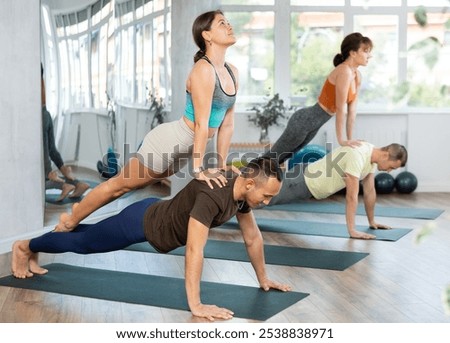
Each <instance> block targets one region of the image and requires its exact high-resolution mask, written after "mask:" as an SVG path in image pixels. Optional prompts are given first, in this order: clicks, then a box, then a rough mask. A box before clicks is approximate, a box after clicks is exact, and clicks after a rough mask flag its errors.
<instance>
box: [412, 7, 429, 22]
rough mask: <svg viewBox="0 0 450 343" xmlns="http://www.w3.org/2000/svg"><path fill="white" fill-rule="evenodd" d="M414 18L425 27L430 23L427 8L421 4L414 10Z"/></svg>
mask: <svg viewBox="0 0 450 343" xmlns="http://www.w3.org/2000/svg"><path fill="white" fill-rule="evenodd" d="M414 19H416V22H417V24H419V26H421V27H425V26H427V24H428V18H427V10H426V8H425V7H424V6H419V7H417V8H416V10H415V11H414Z"/></svg>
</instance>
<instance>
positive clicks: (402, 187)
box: [395, 171, 417, 194]
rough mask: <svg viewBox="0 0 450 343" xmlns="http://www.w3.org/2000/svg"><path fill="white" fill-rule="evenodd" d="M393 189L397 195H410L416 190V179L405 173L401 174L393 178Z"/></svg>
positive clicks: (411, 174)
mask: <svg viewBox="0 0 450 343" xmlns="http://www.w3.org/2000/svg"><path fill="white" fill-rule="evenodd" d="M395 188H396V189H397V192H399V193H405V194H408V193H412V192H414V191H415V189H416V188H417V177H416V176H415V175H414V174H413V173H410V172H407V171H404V172H401V173H400V174H398V175H397V177H396V178H395Z"/></svg>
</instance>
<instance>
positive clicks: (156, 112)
mask: <svg viewBox="0 0 450 343" xmlns="http://www.w3.org/2000/svg"><path fill="white" fill-rule="evenodd" d="M149 102H150V108H149V111H150V113H152V112H153V119H152V123H151V129H154V128H155V127H156V126H158V125H159V124H162V123H164V119H165V117H166V115H167V112H166V111H164V107H165V104H164V102H163V98H162V97H160V98H158V97H156V96H155V95H154V94H153V92H149Z"/></svg>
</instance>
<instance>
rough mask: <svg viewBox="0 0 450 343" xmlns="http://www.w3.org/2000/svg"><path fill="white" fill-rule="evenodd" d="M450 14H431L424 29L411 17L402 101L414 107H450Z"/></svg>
mask: <svg viewBox="0 0 450 343" xmlns="http://www.w3.org/2000/svg"><path fill="white" fill-rule="evenodd" d="M449 24H450V13H448V12H445V13H428V14H427V25H426V26H425V27H421V26H420V25H419V24H417V22H416V20H415V19H414V13H409V15H408V35H407V60H408V70H407V79H406V81H405V82H404V83H403V84H402V87H401V88H400V92H399V93H398V101H402V102H404V103H406V104H407V105H408V106H412V107H435V108H436V107H437V108H439V107H450V96H449V93H450V65H449V63H448V61H450V40H449V38H450V25H449Z"/></svg>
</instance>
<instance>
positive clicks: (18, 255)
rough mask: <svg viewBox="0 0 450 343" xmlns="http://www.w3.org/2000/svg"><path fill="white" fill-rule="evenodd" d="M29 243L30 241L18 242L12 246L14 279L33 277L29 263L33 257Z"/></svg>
mask: <svg viewBox="0 0 450 343" xmlns="http://www.w3.org/2000/svg"><path fill="white" fill-rule="evenodd" d="M29 243H30V241H29V240H26V241H16V242H14V244H13V246H12V259H11V271H12V273H13V275H14V277H16V278H18V279H25V278H27V277H32V276H33V273H32V272H30V270H29V261H30V258H31V255H32V252H31V250H30V248H29Z"/></svg>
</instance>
